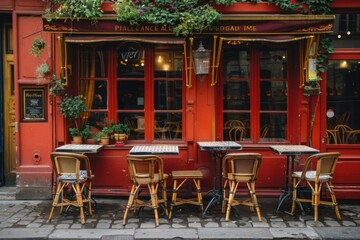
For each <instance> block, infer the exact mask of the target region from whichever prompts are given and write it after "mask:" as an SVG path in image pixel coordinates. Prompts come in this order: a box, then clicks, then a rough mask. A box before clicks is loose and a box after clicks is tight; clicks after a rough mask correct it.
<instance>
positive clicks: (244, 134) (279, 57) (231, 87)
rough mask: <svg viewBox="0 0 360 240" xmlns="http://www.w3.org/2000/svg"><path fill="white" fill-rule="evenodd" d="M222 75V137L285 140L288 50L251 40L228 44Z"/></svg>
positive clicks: (229, 138) (268, 140)
mask: <svg viewBox="0 0 360 240" xmlns="http://www.w3.org/2000/svg"><path fill="white" fill-rule="evenodd" d="M223 76H224V81H223V107H222V111H223V114H222V115H223V138H224V139H225V140H234V141H248V142H270V141H277V142H279V141H286V139H287V119H288V97H287V91H288V84H287V83H288V73H287V50H286V49H283V48H281V49H278V48H271V47H268V46H261V47H254V48H252V47H250V45H249V44H246V46H244V47H242V46H241V45H240V46H237V47H236V48H226V49H224V56H223ZM259 99H260V101H259Z"/></svg>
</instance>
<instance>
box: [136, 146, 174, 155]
mask: <svg viewBox="0 0 360 240" xmlns="http://www.w3.org/2000/svg"><path fill="white" fill-rule="evenodd" d="M129 153H130V154H131V155H147V154H154V155H158V154H159V155H164V154H176V155H177V154H179V147H178V146H176V145H137V146H133V147H132V148H131V150H130V152H129Z"/></svg>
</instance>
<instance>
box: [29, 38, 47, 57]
mask: <svg viewBox="0 0 360 240" xmlns="http://www.w3.org/2000/svg"><path fill="white" fill-rule="evenodd" d="M45 47H46V43H45V41H44V40H43V39H41V38H35V39H34V41H33V43H32V45H31V49H30V53H31V55H33V56H35V57H40V55H41V54H42V52H43V51H44V48H45Z"/></svg>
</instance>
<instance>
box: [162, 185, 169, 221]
mask: <svg viewBox="0 0 360 240" xmlns="http://www.w3.org/2000/svg"><path fill="white" fill-rule="evenodd" d="M161 185H162V198H163V201H164V206H165V215H166V216H169V212H168V206H167V192H166V179H164V181H163V182H162V183H161Z"/></svg>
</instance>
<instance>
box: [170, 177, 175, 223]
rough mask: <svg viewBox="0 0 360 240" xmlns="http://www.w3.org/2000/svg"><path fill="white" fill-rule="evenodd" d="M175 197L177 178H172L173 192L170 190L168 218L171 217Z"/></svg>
mask: <svg viewBox="0 0 360 240" xmlns="http://www.w3.org/2000/svg"><path fill="white" fill-rule="evenodd" d="M176 197H177V180H176V179H174V183H173V192H172V197H171V205H170V212H169V219H171V217H172V212H173V208H174V206H175V204H176Z"/></svg>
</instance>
